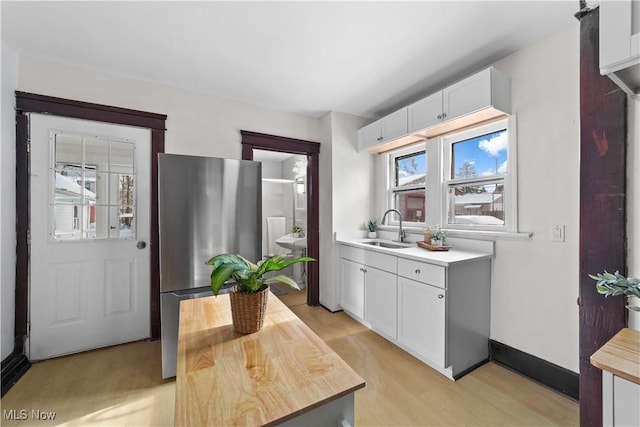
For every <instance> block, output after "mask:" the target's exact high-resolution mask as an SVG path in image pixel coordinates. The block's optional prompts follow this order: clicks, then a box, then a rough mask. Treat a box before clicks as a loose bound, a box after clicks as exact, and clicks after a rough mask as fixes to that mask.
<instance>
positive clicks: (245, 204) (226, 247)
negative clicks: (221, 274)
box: [158, 154, 262, 378]
mask: <svg viewBox="0 0 640 427" xmlns="http://www.w3.org/2000/svg"><path fill="white" fill-rule="evenodd" d="M158 157H159V158H158V188H159V197H158V205H159V206H158V209H159V222H160V292H161V294H160V303H161V307H160V310H161V314H160V315H161V334H162V377H163V378H169V377H173V376H175V375H176V361H177V353H178V320H179V319H178V315H179V312H180V301H182V300H185V299H190V298H199V297H203V296H209V295H212V293H211V289H210V287H209V286H210V282H209V276H210V274H211V266H209V265H206V264H205V262H206V261H207V260H208V259H209V258H211V257H213V256H214V255H218V254H221V253H235V254H240V255H242V256H243V257H245V258H247V259H249V260H251V261H257V260H258V259H260V257H261V248H262V243H261V236H262V183H261V180H262V169H261V163H259V162H252V161H247V160H233V159H220V158H214V157H195V156H182V155H175V154H159V155H158ZM231 286H232V284H229V285H225V288H223V290H222V292H225V291H226V292H228V290H229V288H230V287H231Z"/></svg>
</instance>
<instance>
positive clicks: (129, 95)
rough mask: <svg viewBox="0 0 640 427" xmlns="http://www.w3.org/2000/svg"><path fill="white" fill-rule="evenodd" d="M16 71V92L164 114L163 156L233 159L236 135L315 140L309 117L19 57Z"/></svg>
mask: <svg viewBox="0 0 640 427" xmlns="http://www.w3.org/2000/svg"><path fill="white" fill-rule="evenodd" d="M19 65H20V73H19V75H18V88H19V90H22V91H25V92H33V93H38V94H43V95H50V96H58V97H62V98H68V99H75V100H79V101H87V102H94V103H98V104H107V105H112V106H116V107H124V108H132V109H136V110H143V111H149V112H152V113H160V114H166V115H167V116H168V117H167V132H166V140H165V151H166V152H167V153H175V154H192V155H201V156H215V157H227V158H235V159H239V158H241V153H242V151H241V145H240V141H241V137H240V130H250V131H255V132H262V133H268V134H273V135H279V136H286V137H291V138H298V139H305V140H309V141H319V140H320V133H319V121H318V119H315V118H312V117H306V116H302V115H298V114H291V113H286V112H282V111H276V110H271V109H267V108H261V107H256V106H252V105H249V104H245V103H241V102H234V101H228V100H224V99H220V98H215V97H211V96H206V95H201V94H197V93H195V92H189V91H186V90H182V89H176V88H171V87H167V86H161V85H157V84H153V83H147V82H142V81H139V80H132V79H127V78H123V77H117V76H112V75H108V74H104V73H100V72H96V71H90V70H85V69H80V68H76V67H71V66H66V65H62V64H57V63H52V62H47V61H42V60H38V59H33V58H29V57H25V56H20V57H19Z"/></svg>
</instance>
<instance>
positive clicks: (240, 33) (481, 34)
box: [1, 0, 578, 118]
mask: <svg viewBox="0 0 640 427" xmlns="http://www.w3.org/2000/svg"><path fill="white" fill-rule="evenodd" d="M577 9H578V1H577V0H570V1H569V0H566V1H553V2H545V1H496V2H494V1H491V2H489V1H471V2H462V1H446V2H445V1H430V2H416V1H413V2H395V1H394V2H365V1H356V2H341V1H331V2H327V1H325V2H307V1H300V2H268V1H260V2H206V1H196V2H164V1H163V2H155V1H153V2H152V1H146V2H123V1H118V2H95V1H89V2H49V1H48V2H10V1H5V0H3V1H2V3H1V14H2V40H3V42H6V43H8V44H9V46H12V47H13V48H14V49H15V50H16V51H17V52H18V53H20V54H24V55H28V56H33V57H36V58H42V59H46V60H51V61H55V62H60V63H64V64H69V65H73V66H79V67H83V68H87V69H92V70H99V71H102V72H106V73H111V74H115V75H119V76H124V77H129V78H133V79H139V80H145V81H150V82H155V83H159V84H162V85H167V86H172V87H178V88H182V89H187V90H191V91H195V92H199V93H203V94H208V95H213V96H218V97H222V98H226V99H233V100H239V101H243V102H247V103H251V104H254V105H259V106H264V107H269V108H274V109H278V110H282V111H288V112H294V113H300V114H305V115H309V116H313V117H319V116H321V115H323V114H325V113H326V112H327V111H338V112H343V113H350V114H354V115H359V116H363V117H370V118H377V117H380V116H382V115H384V114H387V113H389V112H391V111H393V110H395V109H396V108H399V107H401V106H403V105H406V104H408V103H409V102H412V101H415V100H417V99H420V98H422V97H424V96H426V95H428V94H429V93H431V92H433V91H435V90H438V89H440V88H441V87H443V86H445V85H447V84H449V83H451V82H453V81H455V80H458V79H460V78H462V77H464V76H466V75H467V74H470V73H472V72H474V71H477V70H479V69H481V68H483V67H485V66H487V65H489V64H491V63H492V62H494V61H496V60H498V59H500V58H502V57H504V56H506V55H508V54H510V53H512V52H514V51H516V50H518V49H520V48H522V47H523V46H526V45H528V44H530V43H532V42H534V41H536V40H539V39H542V38H544V37H547V36H549V35H551V34H553V33H554V32H557V31H560V30H561V29H564V28H566V27H568V26H569V25H571V24H572V23H575V22H576V21H575V18H574V17H573V13H574V12H576V10H577ZM549 66H552V65H551V64H550V65H549Z"/></svg>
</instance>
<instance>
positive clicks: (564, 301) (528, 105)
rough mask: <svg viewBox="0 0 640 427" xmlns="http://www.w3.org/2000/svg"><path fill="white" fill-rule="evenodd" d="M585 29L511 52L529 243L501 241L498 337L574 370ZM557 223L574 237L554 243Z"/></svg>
mask: <svg viewBox="0 0 640 427" xmlns="http://www.w3.org/2000/svg"><path fill="white" fill-rule="evenodd" d="M579 42H580V40H579V23H578V22H577V21H576V23H575V24H574V25H572V26H571V27H570V28H568V29H567V30H565V31H563V32H561V33H558V34H556V35H554V36H552V37H550V38H548V39H547V40H544V41H542V42H540V43H537V44H534V45H531V46H529V47H527V48H525V49H522V50H520V51H518V52H516V53H515V54H513V55H510V56H508V57H506V58H504V59H502V60H500V61H498V62H497V63H495V64H494V65H495V67H496V68H497V69H499V70H500V71H502V72H504V73H506V74H507V75H508V76H510V77H511V87H512V89H511V91H512V108H513V112H514V113H517V115H518V205H519V206H518V214H519V215H518V216H519V218H518V220H519V228H520V230H521V231H526V232H533V237H532V238H531V239H528V240H506V239H505V240H500V239H499V240H497V242H496V256H495V259H494V262H493V269H492V281H491V287H492V289H491V294H492V298H491V338H492V339H494V340H496V341H499V342H501V343H504V344H507V345H509V346H512V347H515V348H517V349H520V350H522V351H525V352H527V353H530V354H533V355H535V356H538V357H540V358H542V359H544V360H547V361H549V362H551V363H555V364H557V365H560V366H562V367H564V368H567V369H570V370H572V371H575V372H578V371H579V363H578V307H577V303H576V300H577V297H578V282H579V280H578V265H579V263H578V261H579V252H578V250H579V225H580V224H579V202H580V199H579V189H580V183H579V177H580V151H579V145H580V98H579ZM553 224H560V225H564V226H565V227H566V228H565V235H566V241H565V242H564V243H552V242H551V239H550V235H551V233H550V230H551V226H552V225H553Z"/></svg>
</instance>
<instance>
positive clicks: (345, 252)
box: [340, 245, 366, 264]
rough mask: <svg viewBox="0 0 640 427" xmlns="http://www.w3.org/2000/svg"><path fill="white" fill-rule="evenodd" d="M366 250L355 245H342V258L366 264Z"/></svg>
mask: <svg viewBox="0 0 640 427" xmlns="http://www.w3.org/2000/svg"><path fill="white" fill-rule="evenodd" d="M365 253H366V251H365V250H364V249H359V248H354V247H353V246H347V245H340V258H344V259H349V260H351V261H355V262H359V263H360V264H364V259H365Z"/></svg>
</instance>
